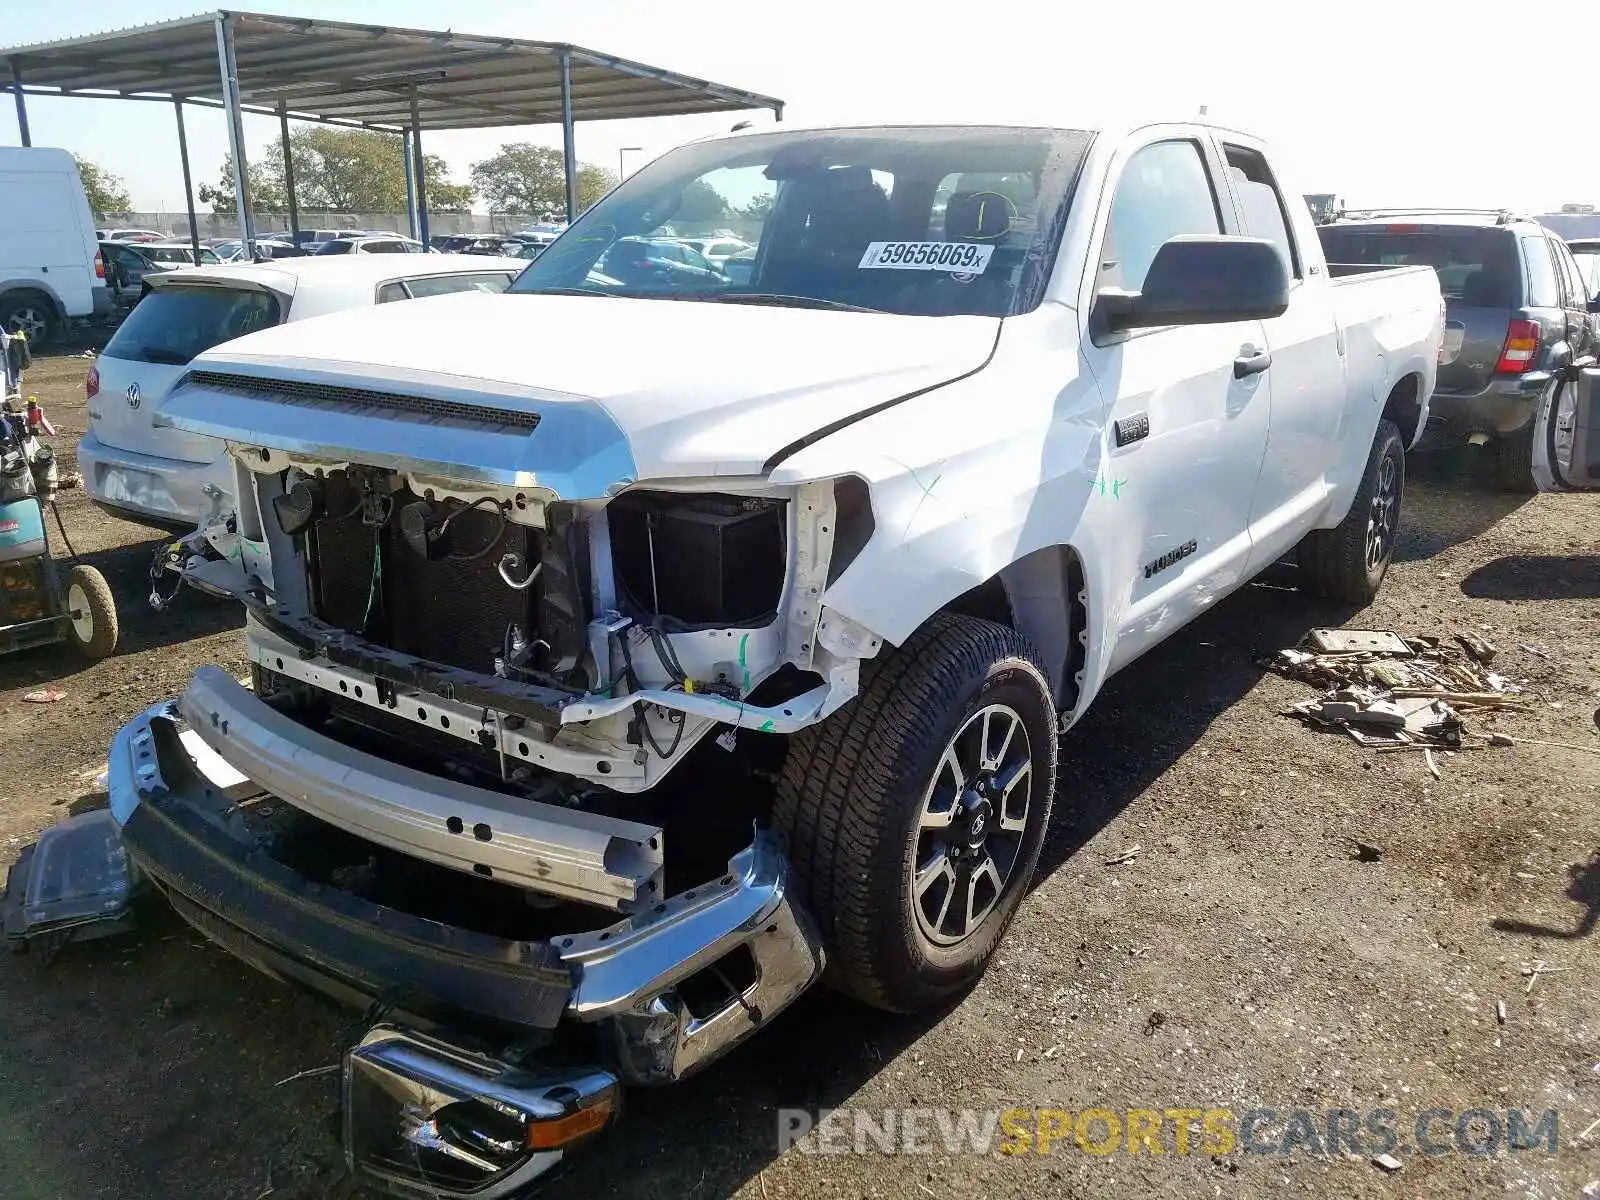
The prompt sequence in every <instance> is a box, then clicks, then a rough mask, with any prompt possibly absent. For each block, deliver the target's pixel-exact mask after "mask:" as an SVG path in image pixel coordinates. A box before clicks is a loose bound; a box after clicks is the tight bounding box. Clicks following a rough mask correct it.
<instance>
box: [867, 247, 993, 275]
mask: <svg viewBox="0 0 1600 1200" xmlns="http://www.w3.org/2000/svg"><path fill="white" fill-rule="evenodd" d="M993 254H994V247H993V246H984V245H979V244H977V243H975V242H868V243H867V252H866V253H865V254H863V255H862V256H861V261H860V262H859V263H858V264H857V268H858V269H861V270H867V269H875V270H885V271H958V272H962V273H964V274H968V275H981V274H983V272H984V269H985V268H986V267H987V266H988V265H989V258H990V256H991V255H993Z"/></svg>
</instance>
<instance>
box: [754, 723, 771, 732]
mask: <svg viewBox="0 0 1600 1200" xmlns="http://www.w3.org/2000/svg"><path fill="white" fill-rule="evenodd" d="M756 732H757V733H771V732H772V722H771V721H763V722H761V728H760V729H758V730H756Z"/></svg>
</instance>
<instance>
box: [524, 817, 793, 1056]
mask: <svg viewBox="0 0 1600 1200" xmlns="http://www.w3.org/2000/svg"><path fill="white" fill-rule="evenodd" d="M788 874H789V866H788V862H787V860H785V858H784V857H783V854H782V853H781V852H780V851H779V850H778V848H777V845H776V844H775V843H774V841H773V839H772V837H771V835H770V834H766V833H762V832H758V833H757V834H756V838H755V841H754V842H753V843H752V844H751V845H750V846H749V847H747V848H746V849H744V850H742V851H740V852H739V853H738V854H736V855H734V857H733V858H732V860H731V861H730V862H729V863H728V873H727V874H726V875H724V876H722V878H720V879H718V880H715V881H713V882H711V883H708V884H706V885H704V886H703V887H699V888H691V889H690V890H689V891H687V892H684V893H682V894H681V895H677V896H674V897H672V898H671V899H670V900H667V901H666V902H665V903H663V904H660V905H658V906H656V907H655V908H654V909H651V910H650V911H648V912H645V913H641V914H639V915H637V916H635V917H633V918H632V919H630V920H627V921H623V922H621V923H619V924H617V925H613V926H612V927H611V928H609V929H603V930H599V931H597V932H594V933H588V934H583V935H581V936H574V937H567V938H558V939H556V942H555V944H556V946H557V948H558V949H559V950H560V952H561V956H562V958H563V959H564V960H565V961H566V962H567V963H568V964H569V965H570V966H572V967H574V968H576V972H575V973H576V974H577V976H578V986H577V988H576V989H574V991H573V994H572V999H571V1001H570V1003H569V1004H568V1006H567V1011H568V1012H569V1013H570V1014H571V1015H572V1016H574V1017H576V1018H577V1019H578V1020H580V1021H585V1022H600V1023H603V1024H604V1025H605V1027H606V1031H607V1034H608V1036H609V1038H610V1042H611V1046H612V1049H613V1051H614V1053H615V1057H616V1061H617V1067H618V1069H619V1070H620V1071H621V1073H622V1076H623V1078H624V1079H625V1080H627V1081H628V1082H629V1083H636V1084H657V1083H672V1082H675V1081H677V1080H679V1079H682V1078H684V1077H685V1076H686V1075H690V1074H692V1073H693V1072H695V1071H697V1070H699V1069H700V1068H701V1067H703V1066H705V1065H706V1064H707V1063H710V1062H712V1061H713V1060H715V1059H717V1058H720V1057H721V1056H722V1055H723V1054H725V1053H727V1052H728V1051H729V1050H731V1049H732V1048H733V1047H734V1046H736V1045H738V1044H739V1043H740V1042H742V1041H744V1039H745V1038H747V1037H749V1036H750V1035H751V1034H753V1033H755V1032H756V1030H758V1029H760V1028H761V1027H762V1026H763V1025H764V1024H765V1023H766V1022H767V1021H769V1020H770V1019H771V1018H772V1017H773V1016H775V1015H776V1014H777V1013H778V1012H780V1011H781V1010H782V1009H784V1008H786V1007H787V1006H788V1004H789V1002H790V1001H792V1000H793V999H794V998H795V997H796V996H798V995H799V994H800V993H801V992H803V991H805V990H806V988H808V987H810V986H811V984H812V983H814V982H815V981H816V980H817V978H818V977H819V976H820V975H821V974H822V967H823V962H824V958H823V952H822V943H821V940H820V938H819V937H818V935H817V932H816V929H815V928H814V927H813V925H812V923H811V920H810V918H809V917H808V916H807V915H806V913H805V912H804V911H803V910H801V909H800V908H798V907H796V906H795V904H794V902H793V901H792V900H791V899H790V897H789V895H788ZM702 974H705V975H708V976H709V978H710V981H711V982H713V983H715V984H721V985H722V987H721V999H720V1000H719V1001H713V1002H711V1003H710V1004H709V1005H707V1004H705V1003H704V1002H696V1005H695V1007H694V1008H691V1006H690V1003H689V1002H688V1001H687V1000H686V999H685V996H684V994H683V990H682V986H683V984H684V983H685V982H686V981H687V980H690V979H692V978H694V977H695V976H697V975H702Z"/></svg>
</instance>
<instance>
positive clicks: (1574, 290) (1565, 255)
mask: <svg viewBox="0 0 1600 1200" xmlns="http://www.w3.org/2000/svg"><path fill="white" fill-rule="evenodd" d="M1550 253H1551V254H1554V255H1555V256H1556V266H1557V267H1558V268H1560V270H1561V279H1562V282H1563V283H1564V285H1565V287H1564V290H1565V291H1566V294H1567V307H1568V308H1582V307H1583V306H1584V305H1585V304H1586V303H1587V302H1588V299H1589V289H1588V287H1587V285H1586V284H1585V283H1584V281H1583V275H1582V273H1581V272H1580V271H1579V270H1578V264H1577V263H1575V262H1574V261H1573V260H1572V251H1570V250H1568V249H1567V247H1566V244H1565V243H1564V242H1558V241H1557V240H1556V239H1555V238H1551V239H1550Z"/></svg>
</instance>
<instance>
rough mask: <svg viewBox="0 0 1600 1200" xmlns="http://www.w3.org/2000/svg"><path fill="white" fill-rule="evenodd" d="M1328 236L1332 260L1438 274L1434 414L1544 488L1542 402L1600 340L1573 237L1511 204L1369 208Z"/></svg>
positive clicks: (1511, 473)
mask: <svg viewBox="0 0 1600 1200" xmlns="http://www.w3.org/2000/svg"><path fill="white" fill-rule="evenodd" d="M1317 232H1318V234H1319V235H1320V236H1321V239H1322V248H1323V251H1324V253H1325V254H1326V255H1327V257H1328V261H1329V262H1330V263H1334V264H1347V265H1351V266H1355V267H1383V266H1397V265H1401V264H1411V265H1422V266H1430V267H1432V268H1434V270H1435V271H1437V272H1438V275H1439V287H1440V289H1441V290H1442V291H1443V293H1444V298H1445V306H1446V321H1445V344H1444V349H1443V351H1442V357H1441V358H1440V362H1439V383H1438V387H1437V388H1436V389H1435V390H1434V394H1433V405H1432V416H1433V418H1434V419H1435V420H1437V421H1438V422H1440V423H1441V425H1442V426H1443V427H1444V429H1445V430H1446V432H1447V433H1448V434H1449V436H1451V437H1455V438H1466V439H1468V440H1470V441H1472V442H1474V443H1478V444H1485V443H1487V444H1489V445H1490V446H1491V447H1492V448H1493V452H1494V455H1495V479H1496V482H1497V483H1498V485H1499V486H1500V487H1501V488H1502V489H1504V490H1506V491H1512V492H1528V491H1532V490H1534V488H1535V487H1536V481H1535V479H1534V476H1533V462H1532V454H1533V444H1534V428H1533V426H1534V416H1535V414H1536V413H1537V411H1538V407H1539V402H1540V400H1541V399H1542V398H1544V397H1545V396H1547V395H1548V394H1550V393H1551V392H1552V390H1553V389H1554V388H1555V386H1556V382H1557V376H1558V374H1559V372H1560V371H1561V370H1562V369H1563V368H1565V367H1567V366H1570V365H1571V364H1573V363H1574V362H1581V361H1582V360H1583V359H1585V358H1589V357H1592V356H1593V353H1594V346H1595V318H1594V314H1592V313H1591V312H1590V311H1589V294H1588V288H1587V287H1586V286H1585V284H1584V282H1583V279H1582V274H1581V272H1580V270H1579V268H1578V264H1577V263H1576V262H1575V261H1574V259H1573V256H1572V252H1571V251H1570V250H1569V249H1568V248H1567V245H1566V243H1565V242H1563V241H1562V240H1561V239H1560V238H1559V237H1557V236H1555V234H1553V233H1551V232H1550V231H1549V230H1547V229H1546V228H1545V227H1544V226H1542V225H1540V224H1539V223H1538V222H1537V221H1534V220H1532V219H1530V218H1528V217H1522V216H1518V215H1516V214H1514V213H1510V212H1506V211H1483V210H1441V209H1420V210H1419V209H1405V210H1370V211H1366V212H1361V213H1352V214H1350V215H1348V216H1346V217H1344V218H1342V219H1339V220H1336V221H1334V222H1333V223H1332V224H1328V225H1322V226H1319V227H1318V231H1317Z"/></svg>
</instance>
